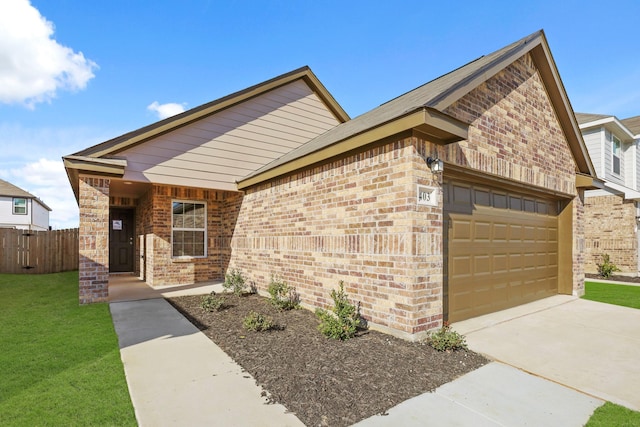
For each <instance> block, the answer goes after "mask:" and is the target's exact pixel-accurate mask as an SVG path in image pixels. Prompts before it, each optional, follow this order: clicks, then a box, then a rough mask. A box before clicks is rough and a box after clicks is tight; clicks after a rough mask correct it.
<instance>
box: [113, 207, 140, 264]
mask: <svg viewBox="0 0 640 427" xmlns="http://www.w3.org/2000/svg"><path fill="white" fill-rule="evenodd" d="M133 236H134V230H133V209H111V211H110V212H109V272H112V273H117V272H129V271H133V254H134V248H135V245H134V242H133Z"/></svg>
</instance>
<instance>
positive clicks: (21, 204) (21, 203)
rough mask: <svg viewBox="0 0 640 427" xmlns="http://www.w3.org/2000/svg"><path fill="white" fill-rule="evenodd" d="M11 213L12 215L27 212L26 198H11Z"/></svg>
mask: <svg viewBox="0 0 640 427" xmlns="http://www.w3.org/2000/svg"><path fill="white" fill-rule="evenodd" d="M13 214H14V215H26V214H27V199H25V198H22V197H14V198H13Z"/></svg>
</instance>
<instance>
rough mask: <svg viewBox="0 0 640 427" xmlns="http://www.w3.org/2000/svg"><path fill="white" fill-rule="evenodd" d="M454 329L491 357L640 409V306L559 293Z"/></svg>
mask: <svg viewBox="0 0 640 427" xmlns="http://www.w3.org/2000/svg"><path fill="white" fill-rule="evenodd" d="M452 328H453V329H454V330H456V331H458V332H460V333H462V334H464V335H466V337H467V343H468V344H469V348H470V349H472V350H473V351H476V352H478V353H482V354H484V355H486V356H487V357H489V358H490V359H493V360H496V361H500V362H503V363H506V364H508V365H512V366H514V367H517V368H520V369H522V370H524V371H526V372H530V373H532V374H534V375H538V376H540V377H542V378H546V379H549V380H551V381H554V382H557V383H560V384H563V385H565V386H568V387H570V388H574V389H576V390H579V391H582V392H583V393H586V394H589V395H592V396H595V397H598V398H600V399H603V400H608V401H611V402H614V403H618V404H620V405H623V406H626V407H628V408H631V409H634V410H636V411H638V410H640V310H636V309H632V308H626V307H619V306H615V305H610V304H603V303H598V302H593V301H587V300H582V299H579V298H575V297H571V296H567V295H557V296H554V297H550V298H545V299H544V300H540V301H536V302H534V303H531V304H526V305H524V306H520V307H515V308H513V309H509V310H505V311H502V312H499V313H493V314H489V315H486V316H481V317H478V318H475V319H470V320H465V321H462V322H457V323H454V324H453V325H452Z"/></svg>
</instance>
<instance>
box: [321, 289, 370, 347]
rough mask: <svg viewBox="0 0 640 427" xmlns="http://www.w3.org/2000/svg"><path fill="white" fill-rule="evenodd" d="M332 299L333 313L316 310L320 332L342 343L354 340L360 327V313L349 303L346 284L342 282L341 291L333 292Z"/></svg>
mask: <svg viewBox="0 0 640 427" xmlns="http://www.w3.org/2000/svg"><path fill="white" fill-rule="evenodd" d="M331 298H332V299H333V308H332V309H331V311H326V310H323V309H321V308H318V309H316V316H318V318H319V319H320V325H318V330H320V332H321V333H322V334H323V335H324V336H326V337H328V338H333V339H337V340H342V341H344V340H347V339H349V338H353V337H354V336H355V334H356V331H357V330H358V326H359V325H360V313H359V309H358V307H357V306H355V305H353V304H351V303H350V302H349V299H348V298H347V294H346V293H345V292H344V282H342V281H340V290H338V291H337V292H336V290H335V289H334V290H332V291H331Z"/></svg>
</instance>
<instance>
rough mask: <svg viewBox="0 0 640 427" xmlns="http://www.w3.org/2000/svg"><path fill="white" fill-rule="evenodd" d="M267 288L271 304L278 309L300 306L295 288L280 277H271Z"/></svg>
mask: <svg viewBox="0 0 640 427" xmlns="http://www.w3.org/2000/svg"><path fill="white" fill-rule="evenodd" d="M267 290H268V291H269V295H270V296H271V298H270V301H271V304H273V305H274V306H276V307H277V308H278V309H279V310H291V309H294V308H298V307H299V306H300V296H299V295H298V293H297V292H296V288H294V287H292V286H289V285H288V284H287V282H285V281H283V280H281V279H276V278H274V277H272V278H271V283H269V288H268V289H267Z"/></svg>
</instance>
